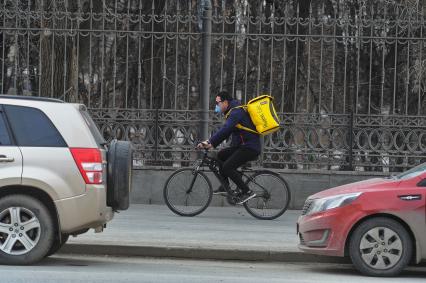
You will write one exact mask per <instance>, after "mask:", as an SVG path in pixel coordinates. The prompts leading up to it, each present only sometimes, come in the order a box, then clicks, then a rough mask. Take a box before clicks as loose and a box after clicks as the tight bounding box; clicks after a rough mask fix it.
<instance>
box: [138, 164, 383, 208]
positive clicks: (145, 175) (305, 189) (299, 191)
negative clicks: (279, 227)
mask: <svg viewBox="0 0 426 283" xmlns="http://www.w3.org/2000/svg"><path fill="white" fill-rule="evenodd" d="M174 170H175V169H173V168H162V167H149V168H143V169H135V170H134V171H133V185H132V192H131V202H132V203H138V204H164V200H163V188H164V184H165V182H166V180H167V178H168V177H169V176H170V175H171V174H172V173H173V172H174ZM275 172H276V173H279V174H280V175H281V176H282V177H283V178H284V179H285V180H286V181H287V183H288V185H289V187H290V191H291V202H290V207H289V208H290V209H301V208H302V207H303V204H304V202H305V200H306V198H307V197H308V196H310V195H312V194H314V193H317V192H320V191H322V190H325V189H328V188H332V187H335V186H340V185H344V184H348V183H352V182H357V181H362V180H366V179H370V178H383V177H385V176H387V175H388V174H385V173H378V172H352V171H320V170H318V171H305V170H304V171H296V170H275ZM207 176H208V177H209V179H210V181H211V183H212V185H213V189H215V188H217V187H218V186H219V182H218V181H217V180H216V178H215V177H214V175H213V174H212V173H207ZM211 205H212V206H228V203H227V202H226V199H225V198H224V197H220V196H214V197H213V201H212V203H211Z"/></svg>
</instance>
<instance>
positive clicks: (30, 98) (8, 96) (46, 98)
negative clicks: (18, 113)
mask: <svg viewBox="0 0 426 283" xmlns="http://www.w3.org/2000/svg"><path fill="white" fill-rule="evenodd" d="M3 98H5V99H21V100H33V101H44V102H55V103H65V102H64V101H63V100H60V99H57V98H48V97H38V96H22V95H4V94H1V95H0V99H3Z"/></svg>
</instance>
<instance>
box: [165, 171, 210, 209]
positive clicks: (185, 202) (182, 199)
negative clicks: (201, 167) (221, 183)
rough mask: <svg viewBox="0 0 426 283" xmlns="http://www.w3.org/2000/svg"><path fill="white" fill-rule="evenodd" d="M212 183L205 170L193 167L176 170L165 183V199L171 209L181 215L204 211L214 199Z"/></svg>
mask: <svg viewBox="0 0 426 283" xmlns="http://www.w3.org/2000/svg"><path fill="white" fill-rule="evenodd" d="M212 195H213V190H212V185H211V183H210V181H209V179H208V178H207V176H206V175H205V174H204V173H203V172H199V171H196V170H194V169H192V168H184V169H179V170H177V171H175V172H174V173H173V174H172V175H171V176H170V177H169V179H167V181H166V184H165V185H164V190H163V196H164V201H165V203H166V204H167V206H168V207H169V208H170V210H171V211H173V212H174V213H176V214H177V215H181V216H195V215H198V214H200V213H201V212H203V211H204V210H205V209H206V208H207V207H208V206H209V204H210V202H211V200H212Z"/></svg>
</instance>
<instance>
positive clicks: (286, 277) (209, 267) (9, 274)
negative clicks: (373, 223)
mask: <svg viewBox="0 0 426 283" xmlns="http://www.w3.org/2000/svg"><path fill="white" fill-rule="evenodd" d="M425 279H426V266H417V267H409V268H408V269H407V270H406V271H405V272H404V273H403V274H402V275H401V276H400V277H399V278H369V277H364V276H361V275H360V274H359V273H358V272H357V271H356V270H354V268H353V267H352V265H348V264H327V263H314V264H313V263H309V264H308V263H266V262H241V261H240V262H238V261H207V260H205V261H202V260H197V261H196V260H181V259H164V258H163V259H158V258H118V257H88V256H67V255H61V256H54V257H51V258H48V259H45V260H44V261H42V262H40V263H39V264H38V265H36V266H0V282H2V283H3V282H4V283H16V282H22V283H24V282H25V283H33V282H40V283H41V282H42V283H50V282H55V283H57V282H61V283H66V282H85V283H90V282H102V283H109V282H111V283H112V282H114V283H117V282H185V283H186V282H245V283H246V282H256V283H259V282H268V283H271V282H296V283H299V282H315V283H322V282H324V283H333V282H336V283H342V282H345V283H351V282H354V283H363V282H365V283H367V282H368V283H372V282H402V281H404V282H405V283H409V282H425V281H424V280H425Z"/></svg>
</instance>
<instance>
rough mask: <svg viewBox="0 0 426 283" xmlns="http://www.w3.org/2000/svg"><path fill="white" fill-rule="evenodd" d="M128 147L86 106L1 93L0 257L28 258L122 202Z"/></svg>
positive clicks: (1, 260)
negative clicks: (105, 131) (107, 133)
mask: <svg viewBox="0 0 426 283" xmlns="http://www.w3.org/2000/svg"><path fill="white" fill-rule="evenodd" d="M131 172H132V148H131V145H130V143H128V142H123V141H113V142H111V143H110V144H107V143H106V142H105V140H104V139H103V138H102V136H101V134H100V133H99V131H98V129H97V128H96V125H95V123H94V122H93V120H92V119H91V117H90V116H89V114H88V112H87V110H86V107H85V106H84V105H80V104H69V103H64V102H63V101H61V100H56V99H47V98H34V97H23V96H3V95H2V96H0V264H31V263H34V262H36V261H38V260H40V259H42V258H43V257H45V256H49V255H51V254H53V253H55V252H56V251H57V250H58V249H59V248H60V247H61V246H62V245H63V244H64V243H65V242H66V241H67V239H68V237H69V236H70V235H78V234H82V233H85V232H86V231H88V230H89V229H90V228H94V229H95V231H96V232H101V231H102V230H103V228H104V227H105V225H106V224H105V223H106V222H108V221H110V220H111V219H112V218H113V215H114V211H117V210H126V209H127V208H128V207H129V191H130V187H131Z"/></svg>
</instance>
